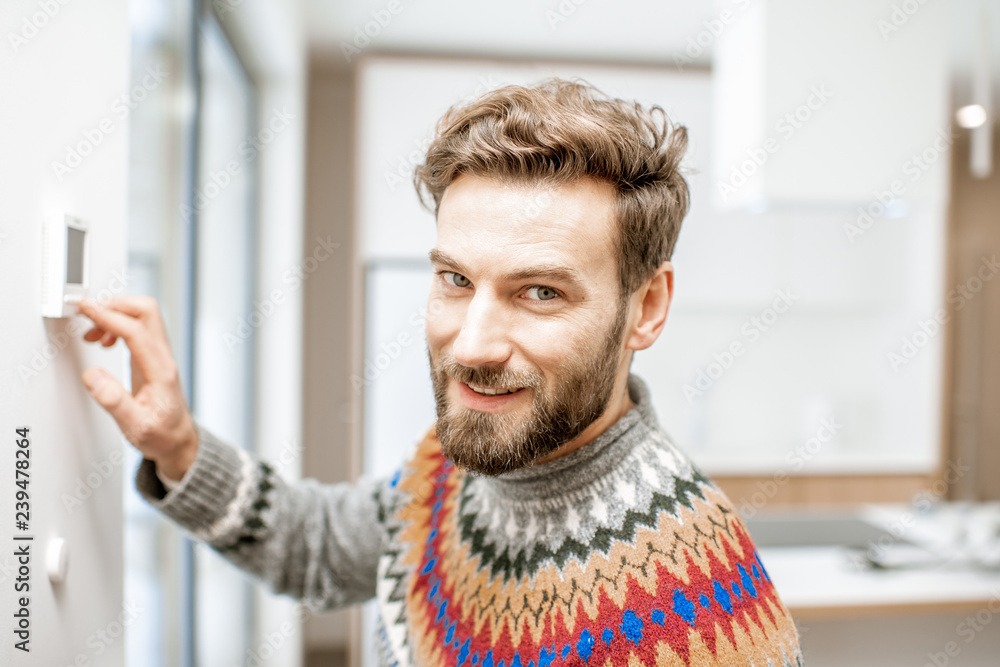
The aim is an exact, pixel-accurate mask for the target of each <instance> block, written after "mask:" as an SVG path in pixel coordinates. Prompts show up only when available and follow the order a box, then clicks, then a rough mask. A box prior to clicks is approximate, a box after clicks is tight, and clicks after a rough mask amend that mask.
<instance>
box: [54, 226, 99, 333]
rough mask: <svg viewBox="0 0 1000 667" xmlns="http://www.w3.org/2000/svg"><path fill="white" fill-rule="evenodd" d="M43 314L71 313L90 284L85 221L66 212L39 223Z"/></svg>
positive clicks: (67, 315)
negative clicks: (40, 226) (40, 229)
mask: <svg viewBox="0 0 1000 667" xmlns="http://www.w3.org/2000/svg"><path fill="white" fill-rule="evenodd" d="M42 253H43V257H42V316H43V317H70V316H71V315H73V314H75V313H76V304H78V303H79V302H80V301H81V300H82V299H83V297H84V296H85V295H86V293H87V288H88V287H89V285H88V283H89V279H88V275H87V274H88V271H89V268H90V267H89V253H90V242H89V232H88V225H87V223H86V222H84V221H83V220H80V219H79V218H74V217H72V216H68V215H62V216H58V217H57V218H55V219H52V220H46V221H45V222H44V224H43V227H42Z"/></svg>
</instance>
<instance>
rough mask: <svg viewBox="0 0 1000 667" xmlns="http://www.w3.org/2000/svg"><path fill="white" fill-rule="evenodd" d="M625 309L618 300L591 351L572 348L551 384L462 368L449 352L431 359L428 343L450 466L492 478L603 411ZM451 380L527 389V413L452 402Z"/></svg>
mask: <svg viewBox="0 0 1000 667" xmlns="http://www.w3.org/2000/svg"><path fill="white" fill-rule="evenodd" d="M626 311H627V308H626V307H625V306H624V305H621V306H619V308H618V313H617V314H616V316H615V321H614V322H613V323H612V325H611V327H610V328H609V329H608V331H607V332H606V334H605V336H604V339H603V341H601V344H600V345H599V347H598V349H597V350H595V352H594V353H593V354H590V355H588V354H586V352H584V353H580V354H576V355H574V356H573V357H572V358H571V359H569V360H567V362H566V363H565V364H562V365H561V366H560V369H561V370H560V374H559V376H558V377H556V378H555V381H554V386H553V387H552V388H551V389H547V388H546V387H545V385H544V378H543V376H542V374H541V373H539V372H537V371H534V370H529V371H514V370H511V369H509V368H507V367H506V366H482V367H478V368H477V367H471V366H463V365H462V364H459V363H458V362H457V361H455V359H454V358H453V357H451V355H450V354H442V355H441V358H440V359H439V360H438V362H437V363H435V362H434V359H433V358H432V357H431V355H430V350H429V349H428V357H429V359H430V365H431V381H432V382H433V384H434V399H435V402H436V407H437V424H436V430H437V436H438V439H439V440H440V441H441V451H442V453H443V454H444V455H445V456H446V457H448V458H449V459H450V460H451V461H452V463H454V464H455V465H456V466H459V467H461V468H464V469H466V470H468V471H471V472H474V473H478V474H481V475H490V476H495V475H499V474H502V473H505V472H509V471H511V470H517V469H518V468H523V467H525V466H527V465H530V464H531V463H533V462H534V461H536V460H537V459H540V458H543V457H544V456H546V455H548V454H550V453H552V452H554V451H556V450H557V449H559V448H560V447H562V446H563V445H565V444H566V443H568V442H569V441H571V440H572V439H573V438H575V437H576V436H578V435H580V433H582V432H583V431H584V429H586V428H587V427H588V426H590V425H591V424H592V423H594V421H596V420H597V419H598V418H599V417H600V416H601V415H602V414H604V411H605V409H607V406H608V403H609V402H610V400H611V394H612V392H613V390H614V383H615V378H616V377H617V375H618V368H619V364H620V361H621V342H622V334H623V332H624V329H625V316H626ZM450 379H455V380H458V381H459V382H464V383H466V384H475V385H479V386H484V387H508V388H513V387H522V389H521V391H525V390H527V389H530V390H531V393H532V403H531V409H530V413H529V414H528V415H527V416H518V415H513V414H505V413H498V414H494V413H490V412H480V411H478V410H470V409H468V408H465V407H462V406H454V407H453V406H452V405H451V404H450V402H449V400H448V396H447V393H448V383H449V380H450Z"/></svg>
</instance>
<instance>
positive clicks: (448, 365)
mask: <svg viewBox="0 0 1000 667" xmlns="http://www.w3.org/2000/svg"><path fill="white" fill-rule="evenodd" d="M436 371H437V372H438V373H439V374H440V375H442V376H444V377H450V378H454V379H456V380H458V381H459V382H464V383H465V384H474V385H478V386H481V387H490V388H494V389H496V388H501V387H522V388H525V389H538V388H540V387H541V386H542V376H541V375H540V374H538V373H534V372H530V371H514V370H511V369H510V368H508V367H507V366H479V367H473V366H464V365H462V364H460V363H458V362H457V361H455V359H454V358H453V357H451V356H448V355H443V356H442V357H441V359H440V360H439V361H438V363H437V369H436Z"/></svg>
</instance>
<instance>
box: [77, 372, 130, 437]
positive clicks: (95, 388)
mask: <svg viewBox="0 0 1000 667" xmlns="http://www.w3.org/2000/svg"><path fill="white" fill-rule="evenodd" d="M83 384H84V385H85V386H86V387H87V391H89V392H90V395H91V396H93V397H94V399H95V400H96V401H97V402H98V403H100V404H101V407H103V408H104V409H105V410H107V411H108V412H109V413H110V414H111V416H112V417H114V420H115V421H116V422H118V426H119V428H121V429H122V431H123V432H128V431H129V430H130V428H131V427H132V425H133V424H138V423H139V420H140V419H141V414H140V413H141V411H140V409H139V405H138V404H137V403H136V401H135V399H134V398H133V397H132V395H131V394H130V393H128V392H127V391H126V390H125V387H123V386H122V384H121V383H120V382H119V381H118V380H116V379H115V378H113V377H111V375H110V374H109V373H108V372H107V371H106V370H104V369H103V368H96V367H95V368H88V369H87V370H86V371H84V373H83Z"/></svg>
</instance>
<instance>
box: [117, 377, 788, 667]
mask: <svg viewBox="0 0 1000 667" xmlns="http://www.w3.org/2000/svg"><path fill="white" fill-rule="evenodd" d="M629 392H630V395H631V397H632V400H633V402H634V403H635V407H634V408H632V409H631V410H629V411H628V412H627V413H626V414H625V415H624V416H622V417H621V419H619V420H618V421H617V422H616V423H615V424H613V425H612V426H611V427H610V428H608V429H607V430H606V431H605V432H604V433H602V434H601V435H600V436H598V437H597V438H596V439H595V440H593V441H592V442H591V443H589V444H587V445H585V446H584V447H581V448H580V449H578V450H576V451H574V452H572V453H570V454H568V455H566V456H563V457H561V458H558V459H554V460H552V461H548V462H546V463H543V464H538V465H534V466H530V467H528V468H524V469H520V470H516V471H513V472H510V473H505V474H503V475H501V476H499V477H483V476H478V475H475V474H472V473H467V472H465V471H463V470H461V469H459V468H456V467H455V466H453V465H452V464H451V462H450V461H448V460H447V459H446V458H445V457H444V456H443V455H442V453H441V447H440V443H439V442H438V440H437V438H436V437H435V434H434V429H433V428H432V429H431V430H430V432H428V433H427V434H426V436H425V437H424V438H423V440H422V442H420V444H419V445H418V447H417V448H416V451H415V453H414V454H413V456H412V458H411V459H410V460H409V461H408V462H407V463H406V464H405V465H404V466H403V467H402V468H400V469H399V471H397V473H396V474H395V475H393V476H392V477H391V478H390V479H385V480H374V481H372V480H362V481H360V482H358V483H356V484H334V485H325V484H320V483H318V482H317V481H315V480H312V479H306V480H302V481H299V482H297V483H294V484H292V483H286V482H285V481H284V480H283V479H282V478H281V477H280V476H279V475H278V474H276V472H275V470H274V468H273V467H272V466H270V465H269V464H267V463H265V462H262V461H255V460H253V459H251V458H250V457H249V456H247V455H246V454H245V453H244V452H243V451H242V450H240V449H237V448H235V447H232V446H231V445H228V444H225V443H223V442H221V441H220V440H219V439H218V438H216V437H215V436H214V435H212V433H210V432H209V431H207V430H206V429H204V428H203V427H202V426H200V425H199V432H200V436H201V445H200V448H199V452H198V457H197V459H196V461H195V463H194V465H193V466H192V467H191V469H190V470H189V471H188V473H187V474H186V475H185V477H184V479H182V480H181V481H180V484H178V485H177V486H176V487H174V488H173V489H172V490H170V491H169V492H168V491H167V490H166V489H165V488H164V486H163V484H162V483H161V481H160V479H159V478H158V476H157V475H156V468H155V464H154V463H153V462H152V461H149V460H143V462H142V463H141V464H140V466H139V469H138V471H137V473H136V484H137V487H138V489H139V491H140V493H142V495H143V496H144V497H145V498H146V499H147V500H148V501H149V502H150V503H151V504H152V505H154V506H155V507H157V508H158V509H159V510H160V511H162V512H163V513H164V514H165V515H167V516H168V517H170V518H171V519H173V520H174V521H176V522H178V523H179V524H180V525H181V526H182V527H183V528H185V529H186V530H187V531H188V532H190V533H191V534H192V535H193V536H194V537H196V538H198V539H201V540H203V541H205V542H206V543H207V544H208V545H209V546H211V547H212V548H214V549H216V550H217V551H219V552H220V553H221V554H223V555H224V556H225V557H226V558H227V559H229V560H230V561H231V562H233V563H234V564H236V565H237V566H239V567H241V568H243V569H245V570H246V571H248V572H250V573H252V574H253V575H255V576H257V577H259V578H261V579H263V580H264V581H266V582H267V583H268V584H269V586H270V588H271V589H272V590H274V591H275V592H278V593H284V594H288V595H292V596H294V597H296V598H299V599H302V600H305V601H307V602H308V603H310V604H311V605H314V606H318V607H319V608H324V609H327V608H334V607H339V606H343V605H347V604H351V603H356V602H361V601H364V600H367V599H370V598H372V597H377V598H378V608H379V627H378V631H377V637H376V638H375V639H376V642H377V644H378V647H379V655H380V661H381V664H383V665H427V666H437V665H467V666H469V667H543V666H548V665H602V666H607V665H611V666H614V667H625V666H626V665H628V666H638V665H649V666H652V665H755V666H760V667H763V666H765V665H770V666H772V667H779V666H781V667H784V666H788V665H801V664H802V657H801V653H800V650H799V645H798V638H797V633H796V630H795V626H794V624H793V622H792V619H791V617H790V616H789V614H788V610H787V609H786V608H785V606H784V605H783V604H782V602H781V600H780V599H779V597H778V594H777V592H776V591H775V588H774V585H773V584H772V582H771V580H770V577H769V576H768V573H767V571H766V570H765V568H764V565H763V563H761V561H760V558H759V557H758V555H757V552H756V550H755V548H754V545H753V543H752V541H751V539H750V537H749V535H748V533H747V531H746V528H745V527H744V525H743V522H742V521H741V520H740V518H739V517H738V516H737V514H736V512H735V510H734V508H733V505H732V503H731V502H730V501H729V500H728V499H727V498H726V496H725V495H724V494H723V493H722V492H721V491H720V490H719V489H718V488H717V487H716V486H715V485H714V484H713V483H712V482H711V481H710V480H709V479H708V478H707V477H705V476H704V475H703V474H702V473H701V472H699V471H698V469H697V468H696V467H695V466H693V465H692V464H691V462H690V461H689V460H688V459H687V458H686V457H685V456H684V455H683V454H682V453H681V452H680V451H678V450H677V449H676V448H675V447H674V446H673V444H671V442H670V440H669V438H668V437H667V435H666V434H665V433H664V431H663V430H662V428H661V427H660V425H659V423H658V422H657V419H656V416H655V414H654V412H653V409H652V407H651V405H650V400H649V393H648V390H647V388H646V386H645V384H644V383H643V382H642V380H640V379H639V378H638V377H637V376H635V375H631V376H630V377H629Z"/></svg>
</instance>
